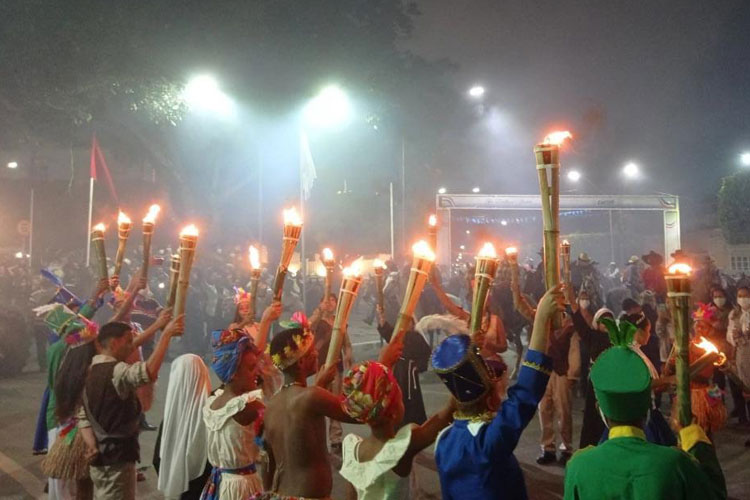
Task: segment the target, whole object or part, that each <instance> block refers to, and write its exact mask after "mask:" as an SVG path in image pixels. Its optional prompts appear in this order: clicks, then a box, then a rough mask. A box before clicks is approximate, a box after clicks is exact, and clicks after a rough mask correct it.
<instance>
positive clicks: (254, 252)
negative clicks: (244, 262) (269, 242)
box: [248, 245, 260, 269]
mask: <svg viewBox="0 0 750 500" xmlns="http://www.w3.org/2000/svg"><path fill="white" fill-rule="evenodd" d="M248 253H249V254H250V267H251V268H252V269H260V252H258V249H257V248H255V245H250V248H248Z"/></svg>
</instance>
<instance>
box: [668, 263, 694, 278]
mask: <svg viewBox="0 0 750 500" xmlns="http://www.w3.org/2000/svg"><path fill="white" fill-rule="evenodd" d="M668 272H669V274H684V275H685V276H690V273H692V272H693V268H692V267H690V266H689V265H687V264H685V263H684V262H677V263H675V264H672V265H671V266H669V269H668Z"/></svg>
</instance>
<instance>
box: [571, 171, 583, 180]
mask: <svg viewBox="0 0 750 500" xmlns="http://www.w3.org/2000/svg"><path fill="white" fill-rule="evenodd" d="M568 180H569V181H570V182H578V181H580V180H581V172H579V171H578V170H571V171H570V172H568Z"/></svg>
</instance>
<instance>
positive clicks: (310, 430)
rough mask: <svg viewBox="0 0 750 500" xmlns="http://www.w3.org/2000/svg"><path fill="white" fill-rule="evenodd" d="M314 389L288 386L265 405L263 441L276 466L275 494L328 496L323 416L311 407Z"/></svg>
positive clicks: (329, 478) (330, 487)
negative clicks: (269, 450)
mask: <svg viewBox="0 0 750 500" xmlns="http://www.w3.org/2000/svg"><path fill="white" fill-rule="evenodd" d="M316 390H317V389H316V388H314V387H304V388H303V387H298V386H291V387H287V388H284V389H282V390H281V391H280V392H279V393H277V394H276V395H275V396H273V397H272V398H271V400H270V401H269V402H268V405H267V406H266V412H265V417H264V422H265V438H266V441H267V442H268V443H269V444H270V446H271V451H272V453H273V459H274V462H275V465H276V471H275V474H274V479H273V488H274V492H276V493H278V494H280V495H287V496H303V497H312V498H320V497H327V496H329V495H330V494H331V489H332V488H333V479H332V477H331V465H330V463H329V461H328V449H327V445H326V428H325V417H324V416H323V415H321V414H320V413H318V412H316V411H314V408H313V404H311V402H312V401H313V400H314V398H313V397H312V394H313V393H314V391H316Z"/></svg>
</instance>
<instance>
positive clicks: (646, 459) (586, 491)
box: [565, 319, 727, 500]
mask: <svg viewBox="0 0 750 500" xmlns="http://www.w3.org/2000/svg"><path fill="white" fill-rule="evenodd" d="M603 321H604V322H605V324H606V325H607V329H608V332H609V337H610V340H611V341H612V345H613V346H612V347H610V348H609V349H607V350H606V351H604V352H603V353H602V354H601V355H599V357H598V358H597V360H596V362H595V363H594V365H593V367H592V369H591V375H590V376H591V382H592V384H593V386H594V391H595V394H596V399H597V404H598V407H599V411H600V413H601V415H602V418H603V419H604V421H605V423H606V425H607V427H608V429H609V439H608V440H607V441H605V442H604V443H602V444H600V445H598V446H588V447H586V448H584V449H582V450H579V451H578V452H576V453H575V454H574V455H573V457H572V458H571V459H570V461H569V462H568V465H567V468H566V471H565V499H566V500H573V499H576V500H587V499H597V500H599V499H608V498H617V499H623V500H628V499H633V500H647V499H648V500H651V499H656V498H658V499H661V500H665V499H692V498H695V499H701V500H708V499H715V498H716V499H719V498H726V497H727V490H726V483H725V481H724V474H723V473H722V471H721V467H720V466H719V462H718V460H717V458H716V453H715V450H714V447H713V445H712V444H711V441H710V440H709V439H708V437H707V436H706V434H705V432H704V431H703V429H702V428H701V427H700V426H699V425H697V424H693V425H689V426H687V427H684V428H682V429H681V430H680V445H679V449H678V448H670V447H667V446H660V445H657V444H653V443H649V442H648V441H646V438H645V434H644V431H643V427H644V425H645V423H646V419H647V417H648V412H649V408H650V406H651V376H650V375H649V370H648V368H647V367H646V365H645V363H644V362H643V360H642V359H641V357H640V356H638V354H636V353H635V352H634V351H633V350H632V349H631V348H630V345H631V344H632V342H633V336H634V334H635V331H636V327H635V326H634V325H632V324H631V323H628V322H627V321H623V322H621V323H620V324H619V325H618V324H616V323H615V321H614V320H609V319H605V320H603Z"/></svg>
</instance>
